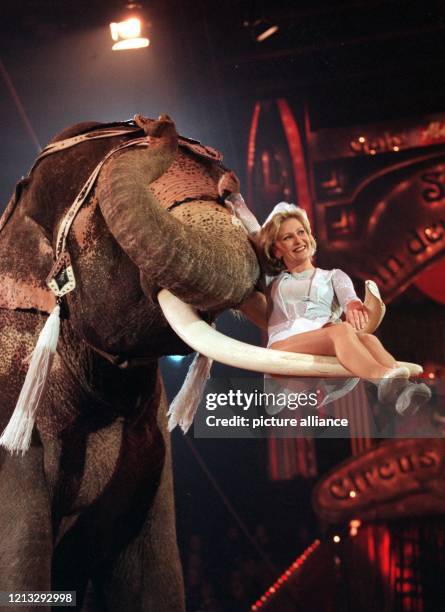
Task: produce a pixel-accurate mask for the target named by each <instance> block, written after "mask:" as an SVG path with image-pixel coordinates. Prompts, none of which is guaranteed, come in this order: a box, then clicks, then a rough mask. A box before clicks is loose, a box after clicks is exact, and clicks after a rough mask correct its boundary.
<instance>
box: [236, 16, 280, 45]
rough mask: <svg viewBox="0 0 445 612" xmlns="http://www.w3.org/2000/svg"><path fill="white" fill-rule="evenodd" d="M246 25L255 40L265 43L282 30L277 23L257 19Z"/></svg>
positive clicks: (246, 22) (247, 22)
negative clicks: (264, 41)
mask: <svg viewBox="0 0 445 612" xmlns="http://www.w3.org/2000/svg"><path fill="white" fill-rule="evenodd" d="M244 25H245V26H246V27H247V28H249V29H250V33H251V35H252V38H253V40H255V41H256V42H263V40H266V39H267V38H270V37H271V36H272V35H273V34H275V33H276V32H278V30H279V29H280V28H279V26H278V25H277V24H276V23H272V22H271V21H269V20H267V19H263V18H262V19H257V20H256V21H253V22H251V21H245V22H244Z"/></svg>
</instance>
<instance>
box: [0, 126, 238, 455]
mask: <svg viewBox="0 0 445 612" xmlns="http://www.w3.org/2000/svg"><path fill="white" fill-rule="evenodd" d="M133 125H134V124H131V123H130V122H128V123H127V124H126V126H128V127H132V128H133ZM128 127H125V128H124V129H117V128H116V127H114V126H113V127H111V128H105V129H100V130H95V131H93V132H88V133H86V134H81V135H77V136H74V137H72V138H68V139H64V140H60V141H56V142H53V143H50V144H49V145H48V146H47V147H45V148H44V149H43V150H42V152H41V153H40V155H39V157H38V158H37V159H36V161H35V163H34V164H33V166H32V168H31V170H30V173H29V176H28V177H27V179H25V181H26V180H29V179H30V177H31V175H32V172H33V170H34V169H35V168H36V166H37V165H38V164H39V162H40V161H41V160H42V159H44V158H46V157H48V156H49V155H52V154H56V153H59V152H61V151H64V150H66V149H69V148H71V147H74V146H76V145H78V144H80V143H83V142H86V141H91V140H97V139H102V138H112V137H120V136H126V135H128V134H129V133H132V131H133V130H134V129H135V128H133V129H132V130H131V131H129V129H128ZM137 131H139V128H137ZM178 144H179V146H180V147H182V148H184V149H186V150H187V151H190V152H192V154H193V155H194V156H197V157H198V158H200V162H201V163H202V161H203V160H210V161H212V162H215V161H216V162H217V163H218V164H219V168H220V173H221V175H222V174H224V173H225V172H227V169H225V168H224V167H223V166H222V164H221V160H222V156H221V154H220V153H219V152H218V151H216V150H215V149H213V148H211V147H205V146H203V145H201V144H200V143H199V142H198V141H194V140H191V139H186V138H182V137H179V138H178ZM149 146H150V144H149V141H148V140H147V137H146V136H143V137H139V138H134V139H131V140H129V141H125V142H123V143H120V144H119V145H118V146H115V147H114V148H112V149H111V150H110V151H109V152H108V153H107V154H106V155H105V156H104V157H103V158H102V159H101V160H100V162H99V163H98V164H97V165H96V167H95V168H94V170H93V172H92V173H91V174H90V176H89V177H88V179H87V180H86V182H85V183H84V184H83V186H82V188H81V189H80V191H79V193H78V194H77V196H76V197H75V199H74V201H73V203H72V204H71V206H70V207H69V209H68V211H67V212H66V213H65V214H64V216H63V218H62V220H61V222H60V224H59V227H58V231H57V238H56V241H55V248H54V260H55V261H54V265H53V266H52V269H51V271H50V273H49V274H48V275H47V277H46V284H47V286H48V287H49V289H51V291H52V293H53V294H54V308H52V309H51V310H50V311H49V310H47V309H46V308H44V309H43V310H44V311H46V312H48V313H49V314H50V317H49V319H48V320H47V322H46V324H45V326H44V328H43V330H42V332H41V334H40V336H39V339H38V342H37V345H36V348H35V349H34V351H33V354H32V359H31V360H30V365H29V369H28V373H27V377H26V379H25V383H24V385H23V388H22V391H21V394H20V396H19V399H18V402H17V406H16V410H15V411H14V413H13V416H12V418H11V421H10V423H9V425H8V427H7V428H6V429H5V431H4V432H3V435H2V436H1V439H0V444H3V445H4V446H5V447H6V448H8V449H9V450H11V451H13V452H15V451H21V452H25V450H26V449H27V448H28V445H29V441H30V439H31V432H32V428H33V424H34V420H35V415H36V412H37V409H38V405H39V403H40V400H41V395H42V393H43V391H41V390H40V388H43V387H44V386H45V384H46V380H47V377H48V376H49V373H50V369H51V364H52V358H53V355H54V354H55V351H56V347H57V338H58V334H59V317H60V305H61V302H62V298H63V297H64V296H65V295H67V294H68V293H70V292H71V291H74V290H75V288H76V277H75V273H74V269H73V265H72V262H71V257H70V253H69V251H68V250H67V245H66V243H67V238H68V234H69V232H70V229H71V227H72V225H73V222H74V220H75V219H76V217H77V215H78V213H79V211H80V209H81V207H82V206H83V204H84V203H85V202H86V201H87V199H88V197H89V196H90V195H91V193H92V190H93V188H94V185H95V183H96V180H97V177H98V176H99V173H100V171H101V169H102V167H103V166H104V165H105V164H106V162H107V161H108V160H110V159H111V158H112V157H113V156H114V155H116V153H118V152H121V151H123V150H125V149H129V148H134V147H143V148H146V147H149ZM193 163H195V162H194V160H193V158H192V159H190V157H189V156H188V155H187V159H184V153H182V152H181V150H178V154H177V156H176V159H175V161H174V162H173V164H172V165H171V166H170V168H168V169H167V170H166V171H165V172H164V173H163V174H162V177H163V183H162V186H161V187H157V186H156V185H154V186H153V187H152V189H153V191H154V192H155V194H156V196H157V199H158V201H159V203H160V204H161V205H162V206H163V207H164V208H165V209H166V210H167V211H170V210H172V209H173V208H176V207H177V206H179V205H181V204H185V203H187V202H190V201H194V200H197V199H199V200H201V201H206V200H208V201H216V202H218V203H220V204H221V205H223V206H224V207H226V204H225V203H224V200H223V199H221V198H220V196H219V194H218V191H217V190H216V189H215V186H214V185H215V183H214V180H213V179H212V178H211V177H210V175H209V178H208V181H207V184H206V185H204V188H205V190H204V192H203V185H202V176H200V181H199V182H197V185H196V187H194V185H193V182H192V181H191V180H190V164H192V165H193ZM196 164H197V165H198V162H196ZM172 166H173V168H172ZM169 173H170V177H167V181H165V178H166V175H168V174H169ZM158 178H159V177H158ZM22 183H23V181H22ZM19 194H20V190H19V189H17V190H16V192H15V194H14V196H13V198H12V200H11V202H10V204H9V205H8V208H7V210H6V211H5V215H4V217H3V218H2V219H1V221H0V231H1V230H2V229H4V227H5V226H6V225H7V222H8V220H9V219H10V218H11V216H12V215H13V213H14V210H15V207H16V205H17V203H18V201H19ZM47 303H48V304H50V303H51V301H50V299H49V298H48V302H47ZM5 306H6V307H8V308H13V309H17V308H18V309H20V308H21V307H23V305H22V304H21V303H20V302H19V303H12V304H11V302H10V301H9V302H8V304H7V305H5V304H4V303H2V301H1V293H0V307H5ZM39 310H42V308H40V309H39ZM84 342H85V344H87V346H89V347H90V348H91V349H92V350H94V351H95V352H97V353H98V354H99V355H101V356H102V357H103V358H105V359H106V360H107V361H109V362H110V363H111V364H113V365H116V366H117V367H120V368H129V367H138V366H145V365H147V364H149V363H152V361H153V360H152V359H151V358H143V357H132V358H128V357H127V356H125V355H116V354H111V353H109V352H107V351H104V350H102V349H100V348H98V347H95V346H94V345H93V344H92V343H90V342H88V341H87V340H85V339H84ZM49 346H51V348H50V350H49V351H48V347H49ZM42 350H43V351H45V350H46V352H47V353H48V352H49V353H50V354H52V356H50V357H46V358H45V359H44V361H42V357H41V354H42ZM36 388H38V389H39V393H38V395H37V396H36Z"/></svg>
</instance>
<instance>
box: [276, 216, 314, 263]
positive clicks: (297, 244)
mask: <svg viewBox="0 0 445 612" xmlns="http://www.w3.org/2000/svg"><path fill="white" fill-rule="evenodd" d="M312 250H313V249H312V245H311V240H310V237H309V234H308V233H307V232H306V230H305V229H304V227H303V225H302V224H301V222H300V221H299V220H298V219H295V218H291V219H286V221H283V223H282V224H281V226H280V229H279V231H278V235H277V237H276V239H275V243H274V254H275V257H277V259H283V262H284V265H285V266H286V268H287V269H288V270H290V271H291V270H292V269H293V268H296V267H300V266H301V265H302V264H310V259H311V257H312V254H313V253H312Z"/></svg>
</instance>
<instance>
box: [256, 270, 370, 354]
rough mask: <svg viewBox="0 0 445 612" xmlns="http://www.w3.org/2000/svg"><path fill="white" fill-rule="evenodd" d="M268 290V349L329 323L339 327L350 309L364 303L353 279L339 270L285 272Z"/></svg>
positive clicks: (273, 281) (274, 280)
mask: <svg viewBox="0 0 445 612" xmlns="http://www.w3.org/2000/svg"><path fill="white" fill-rule="evenodd" d="M268 290H269V296H268V303H269V319H268V332H269V341H268V346H270V345H271V344H273V343H274V342H277V341H278V340H284V339H285V338H288V337H289V336H294V335H295V334H301V333H303V332H308V331H313V330H314V329H320V328H321V327H323V326H324V325H326V324H327V323H338V322H339V321H340V316H341V314H342V312H343V311H344V310H345V309H346V306H347V305H348V304H349V303H350V302H352V301H354V300H358V301H360V300H359V298H358V297H357V295H356V293H355V289H354V286H353V284H352V281H351V279H350V278H349V276H348V275H347V274H345V273H344V272H343V271H342V270H337V269H335V270H321V269H320V268H312V269H309V270H304V271H303V272H297V273H295V272H294V273H292V274H291V273H290V272H287V271H286V272H281V274H280V275H279V276H278V277H276V278H274V279H273V280H272V282H271V283H270V284H269V287H268Z"/></svg>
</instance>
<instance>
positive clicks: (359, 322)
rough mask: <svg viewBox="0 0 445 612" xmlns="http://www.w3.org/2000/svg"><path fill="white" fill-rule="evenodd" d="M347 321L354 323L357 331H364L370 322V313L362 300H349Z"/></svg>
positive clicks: (353, 325)
mask: <svg viewBox="0 0 445 612" xmlns="http://www.w3.org/2000/svg"><path fill="white" fill-rule="evenodd" d="M346 321H347V322H348V323H350V324H351V325H352V327H353V328H354V329H355V331H362V329H364V327H365V325H366V323H367V322H368V313H367V312H366V309H365V307H364V305H363V304H362V303H361V302H360V300H354V301H352V302H349V304H348V305H347V306H346Z"/></svg>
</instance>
